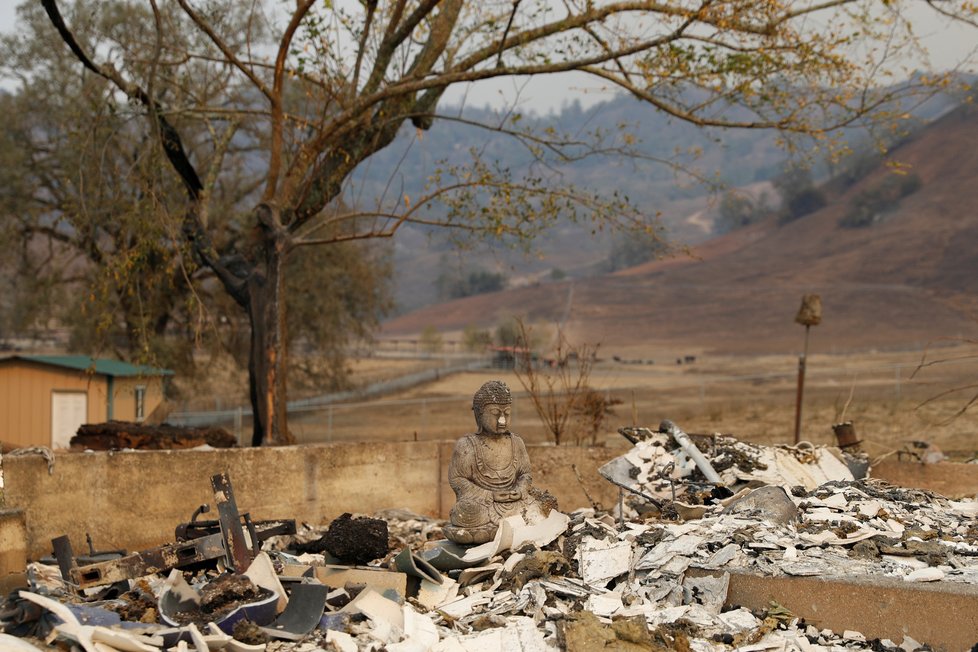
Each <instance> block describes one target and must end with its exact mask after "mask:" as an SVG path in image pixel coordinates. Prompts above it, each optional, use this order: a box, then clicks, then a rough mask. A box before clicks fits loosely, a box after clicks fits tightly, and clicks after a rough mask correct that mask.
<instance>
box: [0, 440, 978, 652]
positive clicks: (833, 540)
mask: <svg viewBox="0 0 978 652" xmlns="http://www.w3.org/2000/svg"><path fill="white" fill-rule="evenodd" d="M622 434H623V435H625V436H626V437H628V439H629V440H630V441H631V442H632V444H633V446H632V448H631V450H629V451H628V452H627V453H625V454H624V455H622V456H621V457H619V458H616V459H615V460H612V461H611V462H610V463H608V464H606V465H605V466H604V467H602V469H601V470H600V472H601V474H602V475H603V476H604V477H606V478H607V479H608V480H609V481H610V482H613V483H614V484H615V485H617V486H619V487H620V488H621V499H620V501H619V505H618V508H617V509H616V510H615V511H614V512H612V513H602V512H596V511H595V510H594V509H579V510H575V511H572V512H570V513H569V514H562V513H560V512H558V511H556V510H554V511H552V512H551V513H550V515H549V516H548V517H547V518H546V520H544V521H542V522H539V523H534V524H532V525H528V524H527V523H526V522H525V521H524V520H523V519H522V518H521V517H520V516H519V515H514V516H509V517H507V518H505V519H503V520H502V521H501V522H500V527H499V529H498V531H497V532H496V536H495V538H494V539H493V540H492V541H489V542H488V543H485V544H481V545H478V546H464V545H460V544H457V543H453V542H451V541H448V540H445V539H444V538H443V536H442V531H441V528H442V526H443V525H444V522H443V521H439V520H436V519H431V518H427V517H423V516H420V515H416V514H413V513H411V512H407V511H405V510H387V511H384V512H381V513H376V514H373V515H371V516H354V515H352V514H344V515H342V516H341V517H340V518H338V519H336V520H335V521H333V523H332V524H330V525H329V526H328V527H309V526H305V525H303V526H300V527H296V526H295V523H294V522H289V521H288V520H281V521H260V522H252V521H251V520H250V519H249V518H246V517H245V516H242V515H240V514H238V513H237V507H236V505H235V503H234V499H233V492H232V491H231V487H230V481H229V479H228V478H227V477H225V476H215V477H214V478H213V479H212V482H213V484H214V486H215V489H220V491H215V495H216V496H219V497H221V498H222V500H221V501H220V502H219V504H218V505H217V512H218V518H217V519H215V520H214V521H204V520H201V519H199V518H198V517H199V516H200V514H202V513H204V512H205V511H207V510H206V509H205V508H204V507H203V506H202V507H201V508H198V510H197V512H195V513H194V517H193V518H192V519H191V522H190V523H188V524H183V526H181V527H179V528H178V534H180V535H181V537H180V539H181V540H178V541H177V542H176V543H172V544H167V545H165V546H161V547H160V548H158V549H154V550H151V551H142V552H138V553H130V554H128V555H125V554H121V553H120V555H121V556H117V557H115V558H112V559H109V560H101V561H92V562H91V563H87V564H80V562H79V559H78V558H74V557H72V556H71V552H70V543H69V542H67V541H64V540H61V541H57V540H56V542H55V553H56V554H55V559H54V560H48V561H51V563H50V564H44V563H40V562H38V563H33V564H31V565H30V568H29V573H28V575H29V585H28V586H26V587H23V588H21V589H19V590H17V591H14V592H13V593H12V594H11V595H10V596H8V598H7V600H6V602H5V604H4V605H3V608H2V611H0V622H2V625H3V630H4V632H5V633H3V634H0V648H2V649H8V648H9V649H27V650H30V649H49V648H50V647H52V646H59V647H60V648H61V649H72V648H75V649H80V650H85V651H86V652H111V651H113V650H120V651H121V650H140V651H147V652H152V651H153V650H188V651H192V652H203V651H204V650H217V649H222V650H228V651H229V652H237V651H245V650H247V651H258V650H267V651H269V652H278V651H294V652H316V651H318V650H326V651H333V650H340V651H343V652H347V651H349V652H353V651H355V650H377V651H379V650H387V651H389V652H407V651H411V652H413V651H421V650H434V651H439V652H449V651H451V652H457V651H459V650H463V651H467V650H471V651H475V650H480V651H481V650H492V651H496V650H499V651H502V650H521V651H524V652H530V651H537V650H539V651H545V650H554V649H561V650H571V651H582V652H583V651H585V650H587V651H590V650H595V649H606V650H664V649H680V650H693V651H696V652H707V651H717V652H719V651H721V650H734V649H736V650H741V651H744V652H752V651H761V650H802V651H804V652H809V651H816V650H817V651H827V650H876V651H882V650H890V651H893V652H896V651H897V650H902V651H905V652H910V651H911V650H916V649H937V648H938V647H941V646H942V645H943V646H945V647H948V648H949V649H959V648H960V649H966V648H967V647H970V646H971V645H972V644H974V643H975V642H976V641H978V634H976V633H974V632H972V634H973V635H972V638H974V639H976V640H972V641H968V642H967V644H966V645H964V644H961V642H962V640H966V637H967V636H968V632H967V631H966V630H967V629H968V627H970V626H971V625H972V624H973V621H974V618H975V616H974V615H973V614H972V615H971V616H964V618H965V619H967V618H971V620H970V621H968V622H965V623H963V624H962V625H961V627H962V628H963V629H962V631H958V632H954V633H953V636H957V637H958V638H953V637H952V638H950V639H944V640H936V639H935V640H934V641H932V640H926V639H925V638H923V637H920V638H918V639H916V640H915V638H914V630H913V625H912V624H907V625H906V626H905V627H903V628H902V629H901V630H899V631H895V632H887V631H857V630H856V628H854V627H846V626H841V627H839V626H837V627H836V628H835V629H834V630H832V629H829V628H828V627H826V626H825V625H824V623H822V622H821V621H820V619H819V618H818V617H813V616H812V615H811V614H798V613H795V612H794V611H793V610H792V608H791V606H790V605H788V604H787V602H786V598H787V596H785V600H782V599H779V598H780V596H779V595H778V594H768V593H764V597H763V599H762V600H761V601H759V602H754V603H748V602H744V601H743V600H744V599H745V598H743V596H745V595H747V594H746V593H743V592H738V591H741V589H740V588H738V587H739V586H741V585H743V584H744V581H745V580H744V578H749V580H750V581H751V582H754V581H760V582H765V581H769V580H778V581H803V582H804V581H808V580H810V579H815V578H817V579H818V580H819V581H831V580H833V579H839V580H840V581H843V580H851V579H852V578H863V579H868V580H869V581H874V582H879V586H883V587H887V588H886V590H888V591H899V590H900V587H907V590H914V588H915V587H925V586H926V587H933V586H938V585H940V586H942V587H951V588H952V589H954V587H959V588H960V591H961V592H962V593H961V595H964V596H966V597H967V596H971V597H967V600H971V602H966V601H965V602H962V603H961V604H963V605H964V607H965V608H970V605H973V604H978V502H976V501H974V500H950V499H948V498H945V497H943V496H940V495H937V494H934V493H931V492H928V491H922V490H913V489H906V488H901V487H895V486H891V485H889V484H887V483H885V482H882V481H880V480H877V479H873V478H872V477H867V474H866V470H867V469H866V466H867V465H866V464H865V460H863V459H861V458H859V457H858V456H851V455H846V454H843V453H840V452H839V451H838V450H833V449H828V448H824V447H814V446H800V447H765V446H755V445H751V444H746V443H743V442H738V441H736V440H734V439H732V438H726V437H710V438H701V437H690V436H688V435H685V433H682V431H681V430H679V428H678V427H676V426H675V425H674V424H670V423H664V424H663V427H660V429H659V430H648V429H623V432H622ZM694 450H695V452H694ZM54 564H57V566H55V565H54ZM763 586H767V585H763ZM772 586H773V585H772ZM804 586H805V590H808V585H804ZM894 587H895V588H894ZM802 616H808V620H806V619H805V618H804V617H802ZM962 637H965V638H962ZM13 641H16V643H17V644H18V645H27V646H33V647H23V648H16V647H13V645H14V643H13ZM948 641H951V642H950V643H948ZM5 645H6V647H5ZM928 645H930V647H928Z"/></svg>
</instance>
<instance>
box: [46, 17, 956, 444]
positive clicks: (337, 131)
mask: <svg viewBox="0 0 978 652" xmlns="http://www.w3.org/2000/svg"><path fill="white" fill-rule="evenodd" d="M41 4H42V5H43V7H44V9H45V10H46V12H47V14H48V16H49V18H50V21H51V24H52V25H53V27H54V28H55V29H56V30H57V32H58V34H59V35H60V37H61V39H62V40H63V41H64V43H65V45H66V46H67V47H68V49H69V50H70V52H71V55H72V56H73V57H74V58H75V59H77V60H78V62H79V63H80V64H81V66H82V67H83V68H84V70H85V71H86V74H91V75H96V76H98V77H100V78H102V79H104V80H107V81H108V82H110V83H111V84H112V85H114V87H115V89H116V92H117V93H121V94H122V95H124V96H125V97H126V98H127V99H128V101H129V102H130V104H131V105H132V106H133V107H136V108H138V109H139V110H140V111H141V112H142V113H143V114H144V115H145V116H146V117H147V118H148V120H147V129H148V133H151V134H152V136H153V137H154V139H156V140H157V141H158V142H159V145H160V147H161V149H162V152H163V153H164V154H165V156H166V158H167V160H168V162H169V165H170V167H171V168H172V171H173V172H174V173H175V174H176V176H177V178H178V179H179V181H180V183H181V184H182V186H183V191H184V195H185V197H184V206H183V211H182V218H183V224H182V233H183V234H184V237H185V239H186V242H187V244H188V246H189V247H191V248H192V250H193V251H194V253H195V256H196V257H197V259H198V260H199V262H200V264H201V265H203V266H204V267H206V268H208V269H210V270H211V271H212V272H213V274H214V275H215V276H216V277H217V278H218V279H219V280H220V282H221V284H222V285H223V287H224V289H225V291H226V292H227V293H228V294H229V296H231V297H232V298H233V299H234V301H235V302H237V304H238V305H240V306H241V308H242V309H243V310H244V311H245V313H246V314H247V315H248V319H249V322H250V325H251V332H252V338H251V354H250V358H251V363H250V374H249V375H250V384H251V395H252V404H253V410H254V416H255V418H254V422H255V431H254V436H253V441H254V442H255V443H256V444H257V443H285V442H289V441H291V437H290V435H289V432H288V427H287V423H286V418H285V417H286V415H285V405H286V391H285V369H286V365H287V356H286V355H285V349H284V346H283V345H284V342H285V339H286V331H285V329H286V322H285V311H284V309H283V302H282V287H283V270H284V264H285V261H286V259H287V258H288V257H289V255H290V254H292V253H294V252H295V251H296V250H297V249H299V248H302V247H307V246H313V245H322V244H335V243H339V242H346V241H350V240H361V239H369V238H386V237H390V236H392V235H394V234H395V233H396V232H397V231H398V230H399V229H400V228H401V227H402V226H403V225H405V224H408V223H413V224H418V225H423V226H425V227H436V226H441V227H451V228H454V229H458V230H460V231H464V232H467V233H472V234H481V235H486V236H490V237H503V236H512V237H515V238H517V239H526V238H530V237H532V236H533V235H534V234H536V233H539V232H540V230H542V229H545V228H547V226H548V225H550V224H552V223H553V221H554V220H555V219H556V218H557V217H558V216H561V217H564V218H568V219H574V218H576V219H579V220H589V221H592V220H593V223H594V225H595V226H594V228H595V229H597V228H599V227H601V226H603V225H610V224H614V223H618V224H622V225H627V226H630V227H632V228H636V229H643V230H650V229H653V224H652V221H651V219H650V218H648V217H647V216H646V215H644V214H643V213H642V211H639V210H636V209H635V208H634V207H632V206H630V205H629V203H628V202H627V200H626V199H625V198H623V197H619V196H616V195H615V193H614V192H610V193H605V194H601V193H594V192H585V191H583V190H579V189H575V188H571V187H567V186H566V185H563V184H562V183H561V181H560V178H559V176H556V175H552V174H548V171H549V170H551V168H549V167H548V164H550V163H552V162H554V161H560V160H570V159H574V158H578V157H581V156H584V155H586V154H591V153H595V152H601V153H604V154H609V155H617V154H621V155H627V154H629V153H632V148H631V143H630V142H629V141H628V139H627V138H621V139H619V140H616V141H615V140H613V141H594V140H589V139H584V138H568V137H564V136H562V135H561V134H558V133H556V132H554V131H553V130H548V129H544V130H543V131H542V132H531V131H528V130H525V129H523V128H521V127H520V125H519V122H518V117H519V116H518V115H511V116H509V117H508V118H507V119H505V120H503V121H500V122H498V123H495V124H486V125H483V126H485V127H487V128H491V129H493V130H494V131H495V132H496V133H501V134H505V135H508V136H511V137H512V138H513V139H515V141H516V142H518V143H520V144H521V145H522V146H524V147H525V148H526V149H527V151H528V153H529V154H530V155H531V156H533V157H535V158H536V159H537V160H538V161H539V163H540V165H538V166H536V167H535V168H534V171H533V172H532V173H531V174H528V175H526V176H525V177H522V178H514V175H513V174H512V172H511V171H509V170H505V169H500V168H499V167H498V166H496V165H494V164H493V163H492V162H491V161H488V160H485V159H484V158H483V157H482V155H481V154H482V152H481V150H479V149H478V148H474V149H472V150H471V160H470V161H468V162H466V163H465V164H464V165H463V164H457V165H446V166H442V167H441V168H440V169H438V170H436V171H435V172H433V173H432V174H431V178H430V184H429V186H428V189H427V190H426V192H425V194H424V195H423V196H419V197H410V196H404V194H403V193H401V192H398V191H397V189H396V184H393V183H392V186H391V192H390V193H389V194H388V198H389V201H386V202H385V201H380V202H378V203H377V205H376V206H374V207H372V208H369V209H367V208H364V207H362V206H357V207H356V209H355V210H352V211H348V212H341V213H326V212H325V211H324V209H325V208H326V207H327V206H328V205H329V204H331V203H333V202H335V201H336V200H337V199H338V198H340V197H341V195H342V194H343V192H344V190H345V189H347V188H348V187H349V185H350V183H351V178H352V174H353V172H354V171H355V170H356V169H357V167H358V166H360V165H361V164H362V163H364V162H366V161H368V160H369V159H370V158H371V157H372V156H373V155H374V154H376V153H377V152H380V151H381V150H383V149H385V148H386V147H388V146H389V145H390V144H391V143H392V142H393V140H394V138H395V136H396V135H397V133H398V132H399V130H400V129H401V127H402V125H407V124H410V125H412V126H413V127H414V128H415V129H416V130H418V133H419V134H420V133H421V132H422V131H424V130H427V129H430V128H431V127H432V125H433V124H434V122H435V120H436V119H439V118H442V119H456V120H462V119H463V118H461V117H460V116H457V115H456V116H442V115H438V114H437V112H436V109H437V106H438V104H439V101H440V100H441V98H442V96H443V95H444V93H445V91H446V90H447V89H448V88H449V87H451V86H453V85H456V84H462V83H466V82H475V81H480V80H487V79H493V78H502V77H509V78H527V77H529V76H532V75H550V74H557V73H564V72H569V71H579V72H582V73H585V74H588V75H591V76H592V77H594V78H597V79H600V80H603V82H605V83H607V84H608V85H609V86H612V87H616V88H619V89H621V90H623V91H625V92H627V93H630V94H631V95H633V96H634V97H636V98H639V99H641V100H643V101H645V102H648V103H650V104H652V105H653V106H655V107H656V108H658V109H659V110H661V111H663V112H665V113H666V114H668V115H670V116H673V117H674V118H675V119H677V120H684V121H688V122H690V123H693V124H695V125H699V126H715V127H742V128H773V129H779V130H782V131H784V132H786V133H795V134H810V135H812V136H814V137H816V138H817V139H819V141H820V142H821V143H822V145H823V146H824V147H826V148H829V149H832V148H833V140H832V138H831V137H830V134H831V132H832V130H833V129H837V128H840V127H843V126H846V125H853V124H857V123H858V121H859V120H860V119H861V118H863V117H865V116H867V115H869V114H870V113H872V112H874V111H877V110H879V109H881V108H883V107H885V106H886V102H888V101H890V100H892V99H894V97H893V93H881V92H879V90H878V87H877V83H878V80H879V79H880V77H882V71H884V70H885V68H883V67H881V66H882V65H883V63H885V61H884V59H885V58H887V57H889V56H890V55H892V54H893V53H898V52H901V50H900V49H899V46H900V44H901V42H903V43H906V42H909V43H910V44H911V45H912V43H913V34H912V25H910V24H909V22H907V21H906V20H905V18H904V16H903V14H902V13H901V12H902V11H903V10H904V9H905V4H904V3H900V2H889V3H883V4H882V5H881V4H880V3H878V2H875V0H874V1H872V2H870V1H869V0H832V1H829V2H817V1H816V2H803V3H802V2H782V1H781V0H694V1H693V2H685V1H683V2H679V1H672V0H667V1H666V2H647V1H644V0H624V1H600V2H592V1H591V0H586V1H585V0H580V1H579V0H567V1H565V2H562V3H551V2H544V1H542V0H539V1H533V2H510V1H508V0H507V1H501V0H490V1H488V2H465V1H464V0H387V1H385V2H378V1H377V0H365V1H364V2H359V3H344V2H335V3H320V2H315V1H314V0H297V2H296V3H295V6H294V8H291V7H290V9H289V10H288V11H289V13H288V15H287V16H285V21H284V26H283V27H280V28H276V27H275V26H274V25H273V23H274V22H275V21H273V20H271V19H269V17H268V16H269V14H270V13H271V12H272V11H273V9H272V7H276V8H279V9H282V10H284V8H285V6H286V5H285V4H284V3H274V4H273V3H268V6H266V5H265V4H263V3H262V2H260V1H259V0H255V1H254V2H249V3H241V2H233V1H229V0H228V1H224V2H219V1H213V2H208V3H203V2H192V1H191V0H175V2H171V3H166V4H165V5H164V6H160V4H159V3H158V1H157V0H146V1H145V3H141V4H139V5H137V6H139V7H140V8H141V9H142V12H143V15H144V16H145V19H144V21H143V29H142V30H139V31H138V34H137V36H139V37H140V38H142V42H141V43H133V41H132V40H131V38H130V39H129V41H128V42H129V43H131V44H132V45H131V46H130V47H121V46H120V38H119V37H120V34H118V33H117V27H115V26H114V25H113V24H112V22H111V20H105V21H103V22H102V23H100V24H95V25H94V29H93V30H92V31H90V32H88V33H87V34H86V35H85V36H84V38H82V37H80V36H76V33H75V30H74V28H73V25H78V24H79V23H81V22H84V20H85V19H86V18H85V16H86V15H83V14H82V13H81V12H79V11H74V12H71V11H69V12H68V13H67V19H66V14H65V13H63V12H62V10H61V6H59V5H60V4H64V3H59V2H58V0H41ZM119 4H120V2H118V1H112V0H106V1H105V2H101V3H98V5H86V8H87V10H88V11H96V12H100V13H101V15H106V14H110V13H111V12H112V11H113V10H114V9H116V8H117V7H118V5H119ZM122 4H125V3H122ZM65 6H68V5H65ZM940 9H941V11H942V12H947V13H951V14H954V15H955V16H958V17H961V18H964V19H969V18H971V17H972V15H973V13H974V11H975V8H974V6H973V5H972V4H970V3H967V2H964V1H963V0H962V1H961V2H957V1H955V2H948V3H941V8H940ZM880 13H883V14H885V20H879V14H880ZM819 21H822V22H823V23H824V24H825V25H827V27H826V28H825V29H819V28H817V27H816V28H813V27H812V25H813V23H817V22H819ZM242 25H243V26H244V27H242ZM262 34H268V35H270V38H269V39H267V40H265V41H262V40H261V37H262ZM128 37H131V34H127V38H128ZM197 37H203V38H197ZM854 40H858V41H859V42H860V43H865V44H867V46H868V47H866V48H865V50H856V49H855V48H854V47H853V42H854ZM201 41H206V46H204V45H202V44H201ZM872 43H880V44H882V47H881V48H880V49H875V48H873V47H872ZM266 54H268V56H264V55H266ZM188 78H197V79H207V80H213V81H214V84H213V86H214V87H215V88H218V89H221V88H223V89H224V91H225V92H224V93H223V94H222V93H217V95H216V96H215V97H213V98H209V97H208V98H201V101H194V99H193V98H187V101H185V102H182V103H174V102H172V101H171V99H170V92H171V91H173V90H175V89H178V88H179V87H180V86H181V84H183V83H184V82H185V81H186V80H187V79H188ZM911 90H912V89H911V86H910V85H907V86H904V87H902V88H901V89H900V90H899V91H895V92H896V93H909V92H911ZM876 115H877V116H879V117H882V118H887V117H889V118H892V117H894V114H892V113H891V114H889V115H887V114H886V113H885V112H884V113H876ZM201 122H203V123H206V125H207V126H208V129H198V130H196V131H191V130H190V129H189V128H188V125H189V124H191V123H196V124H198V125H199V124H200V123H201ZM245 124H246V125H249V126H250V131H249V132H248V133H251V134H255V136H253V137H254V138H255V140H254V141H253V142H254V145H255V148H256V150H260V151H261V152H262V154H261V170H262V187H261V189H260V190H259V191H258V192H256V193H255V196H254V198H253V201H252V202H250V205H246V204H244V203H242V204H239V205H237V206H234V207H232V208H230V209H225V208H223V207H218V206H215V205H214V204H213V203H212V201H211V190H212V188H213V185H214V180H215V179H217V178H220V177H221V176H222V175H226V174H229V173H233V172H232V171H231V170H229V169H228V163H227V162H226V161H225V160H224V159H223V157H222V153H223V151H224V148H223V146H222V143H224V142H233V141H234V138H235V137H239V138H243V137H244V136H241V135H239V134H241V133H244V132H238V131H236V130H237V129H238V127H239V126H240V125H245ZM229 133H231V134H232V136H231V141H228V134H229ZM207 134H210V137H209V140H208V136H207ZM258 135H261V136H262V137H258ZM266 136H267V137H266ZM191 138H196V139H199V140H200V142H198V143H196V144H197V146H194V147H190V143H189V142H188V141H189V140H190V139H191ZM206 143H209V147H205V146H204V145H205V144H206ZM192 152H193V153H192ZM228 211H244V212H245V214H246V215H247V216H248V220H249V223H250V226H249V228H248V229H246V230H245V231H244V232H242V233H238V234H233V235H234V236H235V237H234V238H233V242H232V241H231V240H229V238H231V235H229V234H227V233H225V232H224V231H222V226H221V225H222V224H225V223H226V220H227V217H228V215H227V212H228ZM229 243H230V244H229Z"/></svg>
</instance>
